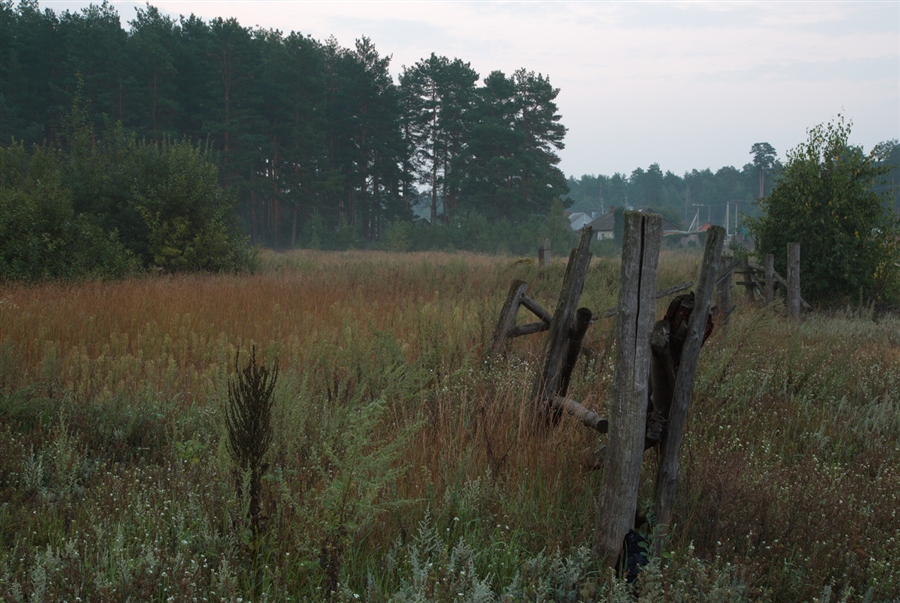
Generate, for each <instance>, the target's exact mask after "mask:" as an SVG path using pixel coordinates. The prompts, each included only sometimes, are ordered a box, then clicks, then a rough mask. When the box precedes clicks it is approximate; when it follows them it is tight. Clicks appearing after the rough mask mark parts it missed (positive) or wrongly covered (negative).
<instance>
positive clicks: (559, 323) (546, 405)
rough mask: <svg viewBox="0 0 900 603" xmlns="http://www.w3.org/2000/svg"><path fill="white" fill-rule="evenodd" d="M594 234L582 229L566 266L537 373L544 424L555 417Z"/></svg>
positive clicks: (537, 394)
mask: <svg viewBox="0 0 900 603" xmlns="http://www.w3.org/2000/svg"><path fill="white" fill-rule="evenodd" d="M592 234H593V231H592V230H591V227H590V226H585V227H584V228H583V229H582V230H581V239H580V240H579V241H578V245H577V246H576V247H575V249H573V250H572V253H571V254H569V265H568V266H567V267H566V275H565V277H564V278H563V285H562V290H561V291H560V294H559V301H558V302H557V304H556V312H554V313H553V321H552V322H551V323H550V332H549V333H548V334H547V340H546V342H545V343H544V353H543V356H542V358H543V359H544V365H543V367H542V369H541V372H540V373H538V376H537V379H536V380H535V383H534V388H533V390H532V397H533V398H534V400H535V404H536V405H537V408H536V409H535V410H536V411H537V413H536V415H537V417H539V418H541V419H543V420H545V421H546V420H549V419H550V417H551V416H553V415H552V411H553V400H554V399H555V398H556V395H557V393H558V391H559V384H560V376H561V375H562V368H563V363H564V362H565V359H566V350H567V348H568V342H569V333H570V331H571V329H572V325H573V324H574V322H575V309H576V308H577V307H578V300H579V299H580V298H581V291H582V290H583V289H584V279H585V278H586V277H587V271H588V267H589V266H590V264H591V251H590V246H591V238H592Z"/></svg>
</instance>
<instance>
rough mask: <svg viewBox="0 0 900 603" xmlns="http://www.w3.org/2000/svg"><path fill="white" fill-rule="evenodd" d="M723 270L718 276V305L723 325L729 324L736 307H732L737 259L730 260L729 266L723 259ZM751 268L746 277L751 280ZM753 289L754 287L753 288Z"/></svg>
mask: <svg viewBox="0 0 900 603" xmlns="http://www.w3.org/2000/svg"><path fill="white" fill-rule="evenodd" d="M720 263H721V270H720V274H719V276H718V281H717V284H718V287H717V290H716V305H717V306H718V307H719V317H720V320H721V322H722V324H723V325H725V324H728V318H729V317H730V316H731V312H732V311H733V310H734V308H732V307H731V283H732V280H734V279H733V276H734V269H735V266H736V265H737V262H736V261H733V262H730V263H729V264H728V265H727V266H726V265H725V262H724V261H722V262H720ZM749 272H750V270H749V268H748V269H747V273H748V274H747V276H746V278H747V279H748V280H749V278H750V277H749ZM751 291H752V289H751Z"/></svg>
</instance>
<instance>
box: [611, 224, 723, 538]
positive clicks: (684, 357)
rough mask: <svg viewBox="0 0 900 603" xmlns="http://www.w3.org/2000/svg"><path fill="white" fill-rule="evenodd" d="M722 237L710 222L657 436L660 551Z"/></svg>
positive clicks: (656, 502) (656, 499)
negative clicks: (665, 418)
mask: <svg viewBox="0 0 900 603" xmlns="http://www.w3.org/2000/svg"><path fill="white" fill-rule="evenodd" d="M724 241H725V229H724V228H722V227H721V226H713V227H712V228H710V229H709V231H707V233H706V249H705V251H704V253H703V264H702V265H701V267H700V278H699V280H698V281H697V292H696V294H695V296H694V309H693V311H692V312H691V317H690V319H689V320H688V332H687V337H686V338H685V341H684V346H683V347H682V351H681V363H680V364H679V367H678V373H677V376H676V377H675V392H674V394H673V396H672V407H671V409H670V410H669V421H668V425H667V429H666V431H665V432H664V433H663V435H662V439H661V440H660V447H659V450H660V456H659V467H658V469H657V473H656V488H655V491H654V495H653V502H654V508H655V512H656V520H657V523H658V525H659V526H661V527H662V530H661V531H660V532H659V536H658V538H657V540H656V542H655V543H654V545H655V548H656V552H657V554H661V553H662V543H663V539H664V538H665V535H666V534H667V532H668V530H669V528H670V527H671V526H670V524H671V521H672V504H673V503H674V502H675V486H676V484H677V480H678V452H679V450H680V449H681V440H682V436H683V431H684V424H685V421H686V419H687V410H688V405H689V403H690V400H691V395H692V394H693V391H694V377H695V375H696V373H697V364H698V363H699V361H700V346H702V345H703V334H704V331H705V329H706V322H707V319H708V316H709V302H710V298H711V297H712V290H713V285H714V283H715V281H716V274H717V273H718V271H719V262H720V258H721V255H722V245H723V243H724ZM612 431H613V430H612V417H610V433H612Z"/></svg>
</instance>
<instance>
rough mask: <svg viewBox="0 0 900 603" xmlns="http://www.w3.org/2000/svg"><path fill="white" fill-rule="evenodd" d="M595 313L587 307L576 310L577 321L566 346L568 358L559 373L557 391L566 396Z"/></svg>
mask: <svg viewBox="0 0 900 603" xmlns="http://www.w3.org/2000/svg"><path fill="white" fill-rule="evenodd" d="M592 315H593V313H592V312H591V311H590V310H588V309H587V308H578V310H577V311H576V312H575V323H574V324H573V325H572V329H571V331H570V333H569V342H568V346H567V348H566V359H565V361H564V362H563V365H562V372H561V373H560V375H559V385H558V386H557V388H556V393H557V394H558V395H560V396H565V395H566V393H567V392H568V391H569V381H570V380H571V378H572V370H573V369H574V368H575V363H576V362H578V356H579V355H580V354H581V344H582V342H583V341H584V334H585V333H586V332H587V330H588V327H589V326H591V316H592Z"/></svg>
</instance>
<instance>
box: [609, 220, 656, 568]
mask: <svg viewBox="0 0 900 603" xmlns="http://www.w3.org/2000/svg"><path fill="white" fill-rule="evenodd" d="M661 241H662V218H661V217H660V216H657V215H654V214H642V213H640V212H626V213H625V229H624V246H623V248H622V271H621V284H620V289H619V307H618V316H617V318H616V376H615V390H614V392H613V397H612V400H611V402H610V408H609V412H610V416H609V442H608V444H607V448H606V450H607V452H606V458H605V461H604V471H603V478H602V482H601V486H600V487H601V492H600V506H601V514H600V518H599V521H598V524H597V530H596V532H595V536H594V554H595V555H596V556H597V557H598V558H601V559H605V560H606V563H607V565H609V566H613V565H615V563H616V559H617V557H618V556H619V552H620V551H621V549H622V543H623V541H624V538H625V535H626V534H627V533H628V531H629V530H630V529H631V528H633V527H634V516H635V511H636V509H637V495H638V486H639V483H640V477H641V462H642V459H643V456H644V434H645V432H646V424H647V394H648V381H649V372H650V333H651V331H652V329H653V323H654V315H655V311H656V303H655V294H656V273H657V263H658V261H659V248H660V242H661Z"/></svg>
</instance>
